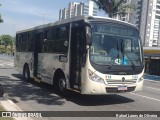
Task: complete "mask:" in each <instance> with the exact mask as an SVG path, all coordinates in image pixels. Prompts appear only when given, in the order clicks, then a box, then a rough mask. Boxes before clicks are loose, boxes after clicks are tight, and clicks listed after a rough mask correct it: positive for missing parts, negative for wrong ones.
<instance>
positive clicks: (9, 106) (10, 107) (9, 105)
mask: <svg viewBox="0 0 160 120" xmlns="http://www.w3.org/2000/svg"><path fill="white" fill-rule="evenodd" d="M0 105H1V106H2V107H3V108H4V109H5V110H6V111H22V110H21V109H20V108H19V107H18V106H17V105H16V104H15V103H13V102H12V101H11V100H8V99H7V96H5V95H4V96H3V97H0ZM13 119H14V120H32V118H26V117H14V118H13Z"/></svg>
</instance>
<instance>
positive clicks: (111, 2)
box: [93, 0, 133, 17]
mask: <svg viewBox="0 0 160 120" xmlns="http://www.w3.org/2000/svg"><path fill="white" fill-rule="evenodd" d="M93 1H94V2H95V3H96V4H97V6H98V8H99V9H100V10H104V11H105V13H107V14H108V16H109V17H114V16H116V15H121V14H127V13H128V12H129V10H130V9H132V8H133V7H132V6H131V5H129V4H124V5H122V3H123V2H124V1H125V0H93Z"/></svg>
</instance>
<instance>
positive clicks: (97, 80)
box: [88, 70, 104, 83]
mask: <svg viewBox="0 0 160 120" xmlns="http://www.w3.org/2000/svg"><path fill="white" fill-rule="evenodd" d="M88 76H89V79H90V80H92V81H95V82H99V83H104V79H102V78H101V77H99V76H98V75H96V74H95V73H94V72H92V71H91V70H88Z"/></svg>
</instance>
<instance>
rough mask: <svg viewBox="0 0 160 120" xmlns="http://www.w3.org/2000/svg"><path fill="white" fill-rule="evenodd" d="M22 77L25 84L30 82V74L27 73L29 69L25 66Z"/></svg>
mask: <svg viewBox="0 0 160 120" xmlns="http://www.w3.org/2000/svg"><path fill="white" fill-rule="evenodd" d="M23 77H24V79H25V81H26V82H29V81H30V79H31V78H30V72H29V67H28V66H27V65H25V67H24V70H23Z"/></svg>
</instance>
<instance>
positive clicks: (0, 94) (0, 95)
mask: <svg viewBox="0 0 160 120" xmlns="http://www.w3.org/2000/svg"><path fill="white" fill-rule="evenodd" d="M3 95H4V89H3V87H2V85H1V84H0V97H3Z"/></svg>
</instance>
